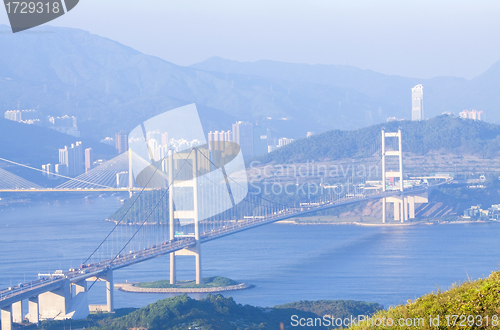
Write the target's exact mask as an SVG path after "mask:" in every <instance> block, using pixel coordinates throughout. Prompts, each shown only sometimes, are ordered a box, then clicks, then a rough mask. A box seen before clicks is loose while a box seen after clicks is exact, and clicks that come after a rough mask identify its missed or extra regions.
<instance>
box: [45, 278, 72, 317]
mask: <svg viewBox="0 0 500 330" xmlns="http://www.w3.org/2000/svg"><path fill="white" fill-rule="evenodd" d="M38 303H39V305H38V309H39V311H40V318H41V319H42V320H43V319H55V320H64V319H65V318H66V313H67V312H68V311H69V310H70V308H71V286H70V282H69V280H65V281H64V283H62V284H61V286H60V287H59V288H57V289H56V290H53V291H48V292H44V293H42V294H40V295H39V296H38Z"/></svg>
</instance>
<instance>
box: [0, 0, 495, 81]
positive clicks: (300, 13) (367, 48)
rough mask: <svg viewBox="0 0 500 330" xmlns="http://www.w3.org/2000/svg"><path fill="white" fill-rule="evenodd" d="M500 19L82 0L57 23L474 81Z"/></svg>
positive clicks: (196, 1) (447, 2)
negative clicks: (471, 79) (450, 76)
mask: <svg viewBox="0 0 500 330" xmlns="http://www.w3.org/2000/svg"><path fill="white" fill-rule="evenodd" d="M499 18H500V1H499V0H474V1H471V0H439V1H438V0H432V1H429V0H420V1H404V0H379V1H375V0H370V1H362V0H339V1H337V0H308V1H305V0H304V1H298V0H265V1H263V0H252V1H246V0H245V1H244V0H215V1H206V0H182V1H179V0H177V1H170V0H80V4H79V5H78V6H77V7H76V8H75V9H73V10H72V11H71V12H69V13H68V14H67V15H65V16H63V17H61V18H59V19H57V20H55V21H52V22H50V23H49V24H51V25H57V26H68V27H75V28H80V29H84V30H87V31H90V32H92V33H95V34H98V35H100V36H104V37H107V38H110V39H113V40H116V41H119V42H121V43H123V44H125V45H128V46H131V47H133V48H135V49H137V50H139V51H141V52H143V53H146V54H150V55H155V56H158V57H160V58H163V59H165V60H167V61H170V62H173V63H176V64H179V65H189V64H193V63H196V62H200V61H203V60H204V59H206V58H208V57H211V56H221V57H224V58H228V59H232V60H238V61H256V60H259V59H269V60H276V61H284V62H295V63H309V64H317V63H321V64H349V65H354V66H357V67H360V68H363V69H372V70H375V71H378V72H382V73H386V74H397V75H403V76H411V77H418V78H430V77H434V76H440V75H452V76H461V77H465V78H473V77H475V76H477V75H478V74H480V73H482V72H483V71H485V70H486V69H488V68H489V67H490V66H491V65H492V64H493V63H495V62H497V61H499V60H500V42H499V32H500V19H499ZM0 24H8V19H7V15H6V12H5V10H0ZM0 51H4V50H0Z"/></svg>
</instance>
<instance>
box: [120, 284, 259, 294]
mask: <svg viewBox="0 0 500 330" xmlns="http://www.w3.org/2000/svg"><path fill="white" fill-rule="evenodd" d="M134 284H136V283H116V284H115V288H116V289H118V290H120V291H124V292H134V293H216V292H225V291H235V290H245V289H251V288H253V287H254V286H253V285H251V284H246V283H240V284H237V285H230V286H225V287H213V288H139V287H136V286H134Z"/></svg>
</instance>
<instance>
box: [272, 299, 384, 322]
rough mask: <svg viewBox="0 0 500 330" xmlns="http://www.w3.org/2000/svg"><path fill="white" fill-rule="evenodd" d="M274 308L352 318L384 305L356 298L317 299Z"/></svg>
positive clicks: (372, 312) (376, 310)
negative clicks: (356, 299)
mask: <svg viewBox="0 0 500 330" xmlns="http://www.w3.org/2000/svg"><path fill="white" fill-rule="evenodd" d="M274 308H284V309H287V308H291V309H298V310H301V311H304V312H311V313H314V314H316V315H318V316H320V317H323V316H325V315H331V316H334V317H335V318H342V319H344V318H350V317H351V315H356V316H357V315H372V314H374V313H376V312H378V311H380V310H382V306H381V305H380V304H378V303H367V302H363V301H354V300H317V301H307V300H304V301H302V300H301V301H299V302H293V303H288V304H284V305H278V306H274Z"/></svg>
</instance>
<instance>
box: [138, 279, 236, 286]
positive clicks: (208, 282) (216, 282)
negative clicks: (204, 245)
mask: <svg viewBox="0 0 500 330" xmlns="http://www.w3.org/2000/svg"><path fill="white" fill-rule="evenodd" d="M238 284H239V283H238V282H236V281H233V280H231V279H229V278H227V277H222V276H213V277H204V278H203V284H196V283H195V281H179V282H178V284H176V285H172V284H170V281H169V280H161V281H154V282H141V283H137V284H134V286H137V287H139V288H155V289H157V288H218V287H225V286H231V285H238Z"/></svg>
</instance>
